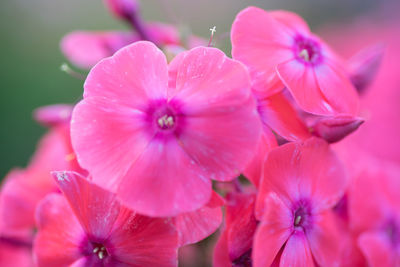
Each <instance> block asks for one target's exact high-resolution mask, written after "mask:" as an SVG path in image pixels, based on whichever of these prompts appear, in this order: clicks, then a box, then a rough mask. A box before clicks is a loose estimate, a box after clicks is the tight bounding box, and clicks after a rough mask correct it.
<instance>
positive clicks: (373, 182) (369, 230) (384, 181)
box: [349, 164, 400, 267]
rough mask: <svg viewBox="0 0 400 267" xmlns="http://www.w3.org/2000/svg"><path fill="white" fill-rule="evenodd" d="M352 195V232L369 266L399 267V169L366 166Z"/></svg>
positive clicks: (350, 204)
mask: <svg viewBox="0 0 400 267" xmlns="http://www.w3.org/2000/svg"><path fill="white" fill-rule="evenodd" d="M365 166H366V168H365V169H364V171H362V172H360V173H359V176H357V177H356V178H355V181H354V185H353V186H352V187H351V191H350V194H349V215H350V226H351V228H352V230H353V231H354V232H355V233H356V234H358V235H359V237H358V246H359V248H360V249H361V251H362V252H363V254H364V256H365V258H366V259H367V261H368V265H369V266H372V267H375V266H388V267H389V266H398V265H399V264H400V197H399V188H400V180H399V175H400V169H399V167H398V166H397V167H393V166H385V165H379V164H374V165H369V166H367V165H365Z"/></svg>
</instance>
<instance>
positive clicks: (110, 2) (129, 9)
mask: <svg viewBox="0 0 400 267" xmlns="http://www.w3.org/2000/svg"><path fill="white" fill-rule="evenodd" d="M105 4H106V6H107V7H108V8H109V10H110V11H111V13H112V14H113V15H114V16H116V17H117V18H120V19H125V20H130V18H131V17H132V15H133V14H134V13H136V12H137V10H138V9H139V3H138V2H137V1H136V0H105Z"/></svg>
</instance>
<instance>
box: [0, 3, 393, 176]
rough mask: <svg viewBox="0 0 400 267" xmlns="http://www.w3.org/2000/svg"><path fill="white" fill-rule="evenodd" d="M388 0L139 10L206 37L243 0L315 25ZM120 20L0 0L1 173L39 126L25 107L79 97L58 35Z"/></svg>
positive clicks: (20, 156) (88, 10) (19, 158)
mask: <svg viewBox="0 0 400 267" xmlns="http://www.w3.org/2000/svg"><path fill="white" fill-rule="evenodd" d="M395 1H396V0H394V1H382V0H336V1H332V0H263V1H261V0H259V1H256V0H253V1H250V0H201V1H192V0H142V1H141V10H142V13H143V17H144V18H145V19H146V20H149V21H152V20H157V21H164V22H169V23H176V24H181V25H187V26H188V27H190V28H191V30H192V32H193V33H195V34H196V35H199V36H203V37H205V38H208V36H209V33H210V32H209V28H210V27H212V26H214V25H215V26H216V27H217V38H218V36H220V37H223V36H224V33H227V32H229V30H230V26H231V24H232V21H233V20H234V18H235V15H236V14H237V13H238V12H239V11H240V10H241V9H243V8H244V7H246V6H248V5H255V6H259V7H262V8H264V9H288V10H291V11H295V12H297V13H299V14H300V15H301V16H303V17H304V18H305V19H306V20H307V21H308V22H309V23H310V25H311V27H312V29H313V30H318V28H321V27H323V25H327V24H335V23H341V24H346V23H348V24H349V25H350V24H351V23H353V21H354V18H356V17H359V16H366V17H368V14H374V13H377V12H379V13H380V14H381V16H380V18H382V19H384V17H385V16H384V15H382V14H386V13H396V12H397V13H398V11H399V10H398V9H397V11H396V8H393V7H398V5H395V4H393V3H394V2H395ZM397 1H398V0H397ZM374 19H376V17H374ZM124 28H126V27H125V25H123V24H122V23H120V22H119V21H117V20H115V19H114V18H112V16H111V15H110V14H109V13H108V12H107V10H106V9H105V7H104V6H103V2H102V1H101V0H84V1H82V0H69V1H60V0H1V1H0V38H1V41H0V53H1V57H0V86H1V87H0V116H1V117H0V144H1V146H0V159H1V161H0V179H1V178H2V177H4V176H5V175H6V173H7V172H8V171H9V170H10V169H11V168H13V167H15V166H20V167H24V166H25V165H26V164H27V161H28V160H29V158H30V156H31V154H32V153H33V151H34V149H35V145H36V142H37V141H38V139H39V138H40V136H41V135H42V134H43V133H44V131H45V129H44V128H43V127H41V126H39V125H38V124H37V123H35V122H34V121H33V119H32V115H31V114H32V111H33V110H34V109H35V108H37V107H40V106H42V105H48V104H53V103H75V102H77V101H78V100H79V99H80V98H81V95H82V91H83V89H82V85H83V81H80V80H77V79H74V78H72V77H70V76H68V75H67V74H66V73H64V72H61V71H60V65H61V64H62V63H63V62H66V60H65V58H64V57H63V55H62V54H61V52H60V50H59V41H60V39H61V38H62V37H63V35H64V34H66V33H68V32H70V31H73V30H77V29H82V30H112V29H124ZM216 46H217V47H219V48H221V49H223V50H224V51H225V52H226V53H228V54H229V53H230V47H229V39H228V38H225V39H223V38H219V41H218V42H217V43H216ZM82 72H83V71H82Z"/></svg>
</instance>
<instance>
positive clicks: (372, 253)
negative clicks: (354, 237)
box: [358, 232, 399, 267]
mask: <svg viewBox="0 0 400 267" xmlns="http://www.w3.org/2000/svg"><path fill="white" fill-rule="evenodd" d="M358 246H359V247H360V248H361V251H362V252H363V254H364V256H365V257H366V258H367V262H368V265H369V266H371V267H378V266H379V267H390V266H398V264H399V261H398V260H397V261H396V258H395V255H394V254H395V253H396V252H395V251H393V248H392V247H391V246H390V244H389V242H388V240H387V238H386V237H385V236H384V234H383V233H380V232H366V233H363V234H361V235H360V237H359V238H358Z"/></svg>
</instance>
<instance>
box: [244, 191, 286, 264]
mask: <svg viewBox="0 0 400 267" xmlns="http://www.w3.org/2000/svg"><path fill="white" fill-rule="evenodd" d="M265 205H266V211H265V214H264V216H263V218H262V221H261V223H260V224H259V226H258V229H257V232H256V234H255V236H254V243H253V256H252V257H253V263H254V266H255V267H257V266H260V267H261V266H271V264H272V263H273V262H274V259H275V258H276V256H277V255H278V253H279V250H280V249H281V248H282V247H283V246H284V244H285V242H286V241H287V239H288V238H289V237H290V235H291V231H292V219H291V218H292V214H291V211H290V209H289V208H288V207H287V206H285V204H284V203H283V202H282V201H281V200H280V199H279V197H278V196H277V195H276V194H274V193H271V194H269V195H268V197H267V198H266V199H265Z"/></svg>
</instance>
